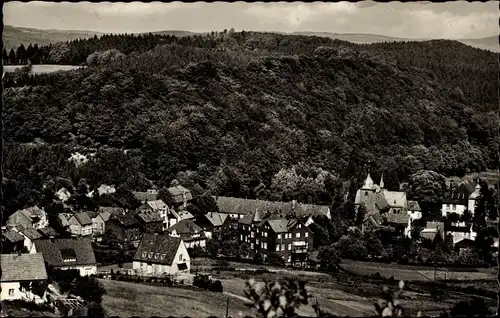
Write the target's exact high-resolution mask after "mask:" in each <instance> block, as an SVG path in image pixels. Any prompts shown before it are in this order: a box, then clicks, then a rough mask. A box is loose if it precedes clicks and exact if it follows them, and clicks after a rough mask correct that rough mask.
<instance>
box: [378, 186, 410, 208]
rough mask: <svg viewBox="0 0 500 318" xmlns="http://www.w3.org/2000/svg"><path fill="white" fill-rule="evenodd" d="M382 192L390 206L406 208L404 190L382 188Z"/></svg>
mask: <svg viewBox="0 0 500 318" xmlns="http://www.w3.org/2000/svg"><path fill="white" fill-rule="evenodd" d="M383 193H384V197H385V200H386V201H387V203H388V204H389V206H390V207H391V208H406V206H407V200H406V192H402V191H389V190H384V191H383Z"/></svg>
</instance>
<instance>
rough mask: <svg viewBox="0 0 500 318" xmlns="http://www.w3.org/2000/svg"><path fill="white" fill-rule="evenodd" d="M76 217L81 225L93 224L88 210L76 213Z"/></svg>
mask: <svg viewBox="0 0 500 318" xmlns="http://www.w3.org/2000/svg"><path fill="white" fill-rule="evenodd" d="M74 217H75V218H76V220H77V221H78V223H80V224H81V225H91V224H92V219H91V218H90V217H89V215H88V214H87V212H78V213H76V214H74Z"/></svg>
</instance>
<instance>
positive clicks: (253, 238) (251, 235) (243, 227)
mask: <svg viewBox="0 0 500 318" xmlns="http://www.w3.org/2000/svg"><path fill="white" fill-rule="evenodd" d="M261 222H262V217H261V213H260V212H259V210H255V211H253V212H252V213H250V214H248V215H247V216H245V217H244V218H243V219H240V220H238V233H239V236H240V237H239V240H240V242H241V243H247V244H249V245H250V249H251V250H252V251H255V250H259V245H260V244H261V241H260V239H261V237H260V229H259V224H260V223H261ZM266 248H267V247H266Z"/></svg>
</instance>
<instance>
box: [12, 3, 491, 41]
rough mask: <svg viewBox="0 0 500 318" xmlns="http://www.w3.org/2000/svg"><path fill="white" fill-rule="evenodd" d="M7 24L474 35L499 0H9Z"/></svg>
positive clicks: (485, 26)
mask: <svg viewBox="0 0 500 318" xmlns="http://www.w3.org/2000/svg"><path fill="white" fill-rule="evenodd" d="M3 10H4V11H3V13H4V24H7V25H13V26H20V27H29V28H37V29H59V30H88V31H97V32H104V33H136V32H153V31H165V30H185V31H192V32H207V31H221V30H224V29H228V30H229V29H231V28H234V29H235V30H236V31H240V30H246V31H278V32H296V31H309V32H333V33H371V34H380V35H386V36H393V37H402V38H423V39H429V38H444V39H469V38H481V37H487V36H492V35H498V34H499V24H498V21H499V20H498V19H499V5H498V2H496V1H490V2H486V3H483V2H466V1H453V2H444V3H431V2H420V1H419V2H416V3H401V2H389V3H376V2H373V1H363V2H354V3H351V2H336V3H334V2H332V3H328V2H312V3H303V2H291V3H287V2H275V3H262V2H260V3H259V2H256V3H246V2H236V3H224V2H215V3H206V2H195V3H182V2H170V3H162V2H150V3H142V2H129V3H110V2H102V3H90V2H78V3H68V2H66V3H54V2H42V1H33V2H26V3H22V2H17V1H15V2H8V3H6V4H4V8H3Z"/></svg>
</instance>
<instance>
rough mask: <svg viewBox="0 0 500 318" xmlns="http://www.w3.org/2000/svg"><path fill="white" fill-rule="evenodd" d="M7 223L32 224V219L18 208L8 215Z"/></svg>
mask: <svg viewBox="0 0 500 318" xmlns="http://www.w3.org/2000/svg"><path fill="white" fill-rule="evenodd" d="M7 224H10V225H17V224H32V220H31V218H29V217H28V216H27V215H26V214H25V213H24V212H23V211H22V210H18V211H16V212H14V213H13V214H12V215H10V216H9V217H8V219H7Z"/></svg>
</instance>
